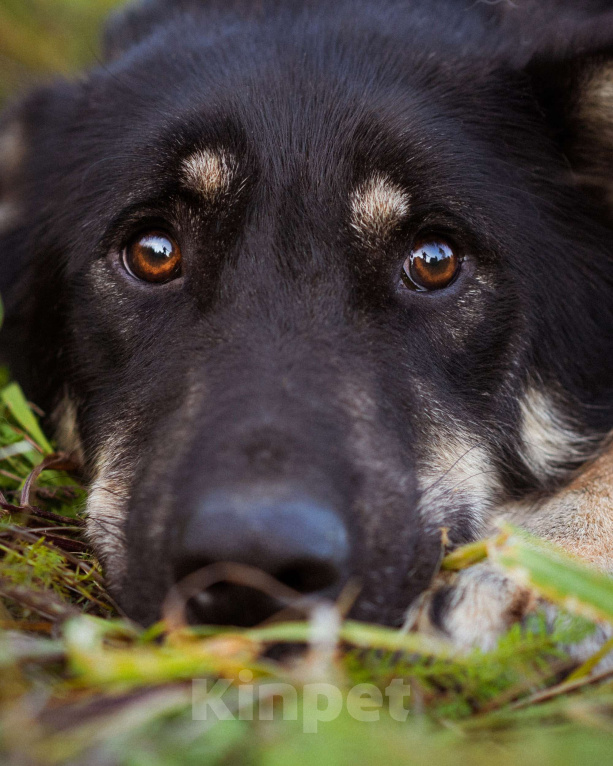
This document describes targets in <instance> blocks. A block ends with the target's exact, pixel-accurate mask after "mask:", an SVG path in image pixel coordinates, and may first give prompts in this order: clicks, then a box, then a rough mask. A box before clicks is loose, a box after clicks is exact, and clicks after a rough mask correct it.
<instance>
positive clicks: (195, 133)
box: [0, 0, 613, 624]
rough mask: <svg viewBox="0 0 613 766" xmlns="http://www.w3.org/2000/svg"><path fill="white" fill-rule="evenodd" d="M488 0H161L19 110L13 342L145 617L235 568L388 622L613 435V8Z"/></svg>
mask: <svg viewBox="0 0 613 766" xmlns="http://www.w3.org/2000/svg"><path fill="white" fill-rule="evenodd" d="M469 5H470V3H468V2H467V3H466V7H465V5H464V4H463V3H459V2H445V0H440V1H439V2H434V0H430V2H422V3H417V2H415V3H410V4H408V3H399V2H391V0H390V2H385V3H381V2H379V1H378V2H372V3H371V2H368V1H367V0H364V1H363V2H362V1H359V2H358V1H354V2H349V1H347V2H340V3H333V4H331V3H328V2H324V0H322V1H321V2H308V3H293V2H289V0H286V1H285V2H283V1H282V0H277V1H273V0H271V1H270V2H264V3H258V4H256V3H253V4H252V3H248V2H235V3H232V2H230V3H228V2H224V3H221V2H217V1H216V0H210V2H196V1H195V0H193V1H191V2H190V1H184V2H174V3H163V2H149V3H144V4H141V5H140V6H138V7H137V8H136V9H134V10H131V11H128V12H127V13H126V14H125V15H122V16H120V17H118V19H117V20H116V21H115V22H114V23H113V24H112V25H111V31H110V33H109V35H108V39H107V63H106V64H105V65H104V66H101V67H100V68H98V69H96V70H95V71H93V72H92V73H90V74H89V75H88V76H87V78H85V79H83V80H80V81H78V82H74V83H65V84H60V85H56V86H53V87H50V88H47V89H43V90H42V91H39V92H38V93H36V94H34V95H33V96H32V97H30V98H29V99H28V100H27V101H26V102H25V103H23V104H21V105H18V106H16V107H15V108H14V109H13V110H9V112H8V113H7V114H6V116H5V118H4V123H3V127H2V134H1V140H0V227H1V228H0V264H1V266H0V288H1V289H2V290H3V294H4V296H5V298H6V299H7V302H8V320H7V327H6V329H5V330H4V331H3V336H2V337H3V340H2V352H3V355H4V356H5V358H8V359H9V361H10V362H11V364H12V365H13V367H14V369H15V372H16V374H17V375H18V376H19V377H20V379H21V380H22V381H24V383H25V385H26V386H27V389H28V393H29V394H30V396H32V397H35V398H36V399H37V400H38V401H39V402H40V403H42V404H43V405H44V406H46V407H47V409H48V411H49V412H53V415H52V418H53V420H54V422H55V423H56V426H57V429H58V434H59V437H60V439H61V440H62V441H63V442H64V446H65V447H68V448H71V449H78V450H80V451H81V452H82V453H83V456H84V460H85V463H86V466H87V468H88V470H89V472H90V475H91V481H92V485H91V491H90V497H89V504H88V515H89V521H88V524H89V533H90V535H91V538H92V540H93V541H94V543H95V545H96V547H97V550H98V551H99V553H100V555H101V557H102V559H103V561H104V563H105V565H106V568H107V572H108V575H109V578H110V580H111V582H112V583H113V585H114V588H115V590H116V592H117V594H118V596H119V598H120V600H121V602H122V604H123V605H124V607H125V608H126V609H127V610H128V612H129V613H130V614H131V615H133V616H134V617H135V618H137V619H140V620H142V621H149V620H152V619H155V618H156V616H157V615H158V613H159V608H160V604H161V602H162V601H163V598H164V595H165V593H166V592H167V591H168V589H169V587H170V586H171V584H172V583H173V582H175V581H177V580H178V579H180V578H182V577H184V576H185V575H187V574H189V573H190V572H193V571H195V570H198V569H200V568H202V567H204V566H206V565H207V564H210V563H213V562H216V561H234V562H239V563H244V564H250V565H253V566H255V567H259V568H261V569H263V570H265V571H267V572H269V573H270V574H272V575H273V576H274V577H276V578H277V579H279V580H280V581H281V582H283V583H285V584H288V585H291V586H292V587H294V588H296V589H297V590H299V591H303V592H317V593H320V592H321V593H328V594H330V595H334V594H335V593H338V592H339V590H340V589H341V588H342V587H343V584H344V583H346V582H347V581H348V580H349V579H352V578H353V579H355V580H357V581H359V583H360V586H361V590H360V595H359V597H358V599H357V601H356V605H355V609H354V611H355V614H356V615H357V616H359V617H362V618H365V619H371V620H378V621H382V622H389V623H394V624H397V623H398V622H400V621H401V620H402V615H403V613H404V611H405V610H406V607H407V606H408V604H409V603H410V601H411V600H412V598H413V597H414V596H415V595H416V594H417V593H419V592H420V591H421V590H422V589H423V588H424V587H425V586H426V585H427V583H428V582H429V579H430V577H431V576H432V573H433V571H434V570H435V568H436V566H437V563H438V561H439V559H440V555H441V550H442V544H443V537H444V536H443V533H442V530H443V528H445V529H446V530H447V532H446V536H445V537H444V539H445V540H447V539H448V540H449V541H450V542H451V544H454V545H455V544H458V543H462V542H464V541H467V540H469V539H473V538H474V537H475V536H476V535H478V534H480V533H482V532H483V531H484V529H485V527H486V524H487V522H488V520H489V519H490V518H491V515H492V513H493V509H494V508H495V507H496V506H497V505H498V504H500V503H502V502H504V501H505V500H506V499H509V498H511V497H519V496H524V495H528V494H529V493H531V492H535V491H543V490H547V489H550V488H552V487H553V486H555V484H556V482H559V481H560V480H561V479H562V478H563V477H564V476H565V475H567V472H568V471H569V470H571V469H572V468H573V467H576V466H577V464H578V463H580V462H581V461H583V460H585V459H586V457H587V456H588V455H589V454H590V453H591V452H592V451H593V449H594V448H595V446H597V444H598V443H599V440H600V439H601V438H602V436H603V434H604V433H605V432H606V431H607V430H608V429H609V428H610V427H611V425H612V424H613V410H612V405H613V397H612V383H613V313H612V312H613V258H612V255H613V253H612V249H611V218H610V209H611V208H610V204H609V203H610V198H609V197H610V191H611V189H610V187H609V186H608V178H610V175H609V174H610V172H611V170H613V160H612V152H613V132H612V131H613V128H612V125H613V119H612V118H613V65H612V64H611V63H610V53H611V43H612V42H613V33H612V30H611V27H612V17H611V13H610V12H606V11H604V10H602V11H601V10H599V7H598V6H600V5H602V4H601V3H593V4H592V5H593V9H592V8H590V10H587V6H586V8H585V9H584V10H583V11H581V12H579V11H573V12H570V11H564V12H562V11H561V12H560V13H559V14H558V15H557V16H556V18H557V21H556V22H555V28H552V29H549V28H548V25H547V23H545V22H544V21H543V20H541V22H542V23H541V24H540V27H539V26H538V25H536V23H535V22H534V18H536V17H534V16H533V17H531V18H532V22H530V20H529V19H528V22H529V23H528V22H526V15H524V14H522V13H521V12H520V11H519V10H516V9H513V8H509V7H508V6H506V4H503V6H504V7H503V6H500V5H497V6H495V7H490V6H481V7H479V6H473V7H472V8H468V6H469ZM409 6H410V7H409ZM539 7H540V8H541V10H542V9H544V8H545V5H543V4H542V3H541V4H539ZM547 7H548V8H549V10H550V11H551V10H552V6H551V5H549V6H547ZM532 10H533V11H535V9H534V8H533V9H532ZM562 10H564V9H562ZM543 14H544V11H543ZM528 15H529V14H528ZM524 22H526V23H524ZM531 24H532V25H534V26H536V27H538V28H537V29H535V28H533V27H532V26H531ZM539 30H540V32H539ZM271 608H272V606H271V604H270V603H268V602H266V601H265V600H264V599H262V598H260V597H258V596H256V594H255V593H254V592H253V591H250V590H249V589H244V588H239V587H234V588H232V587H230V586H228V587H219V589H217V590H213V591H212V595H211V596H210V598H209V599H208V601H204V599H203V600H201V603H199V604H196V605H194V618H195V619H201V620H206V621H220V622H235V623H249V622H253V621H256V620H258V619H259V618H260V617H262V616H264V615H265V614H266V613H267V612H268V611H269V610H270V609H271Z"/></svg>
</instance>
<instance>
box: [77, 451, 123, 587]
mask: <svg viewBox="0 0 613 766" xmlns="http://www.w3.org/2000/svg"><path fill="white" fill-rule="evenodd" d="M122 455H123V450H122V445H121V443H119V442H113V441H111V442H110V443H109V444H107V445H106V447H105V448H104V449H103V450H101V452H100V457H99V459H98V463H97V468H96V478H95V480H94V483H93V484H92V486H91V488H90V491H89V496H88V499H87V522H86V531H87V536H88V537H89V539H90V540H91V542H92V544H93V546H94V548H95V550H96V552H97V553H98V554H99V555H100V557H101V559H102V561H103V563H104V566H105V570H106V574H107V578H108V580H109V582H110V583H111V585H114V584H116V583H117V582H118V581H119V580H120V579H121V577H122V575H123V574H124V572H125V566H126V539H125V531H124V527H125V521H126V514H127V506H128V499H129V491H128V484H127V481H126V478H125V472H124V470H122V469H123V468H124V460H123V459H122Z"/></svg>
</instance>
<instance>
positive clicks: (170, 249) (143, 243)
mask: <svg viewBox="0 0 613 766" xmlns="http://www.w3.org/2000/svg"><path fill="white" fill-rule="evenodd" d="M124 261H125V265H126V268H127V269H128V271H129V272H130V273H131V274H132V275H133V276H135V277H136V278H137V279H142V280H143V281H144V282H156V283H158V284H160V283H163V282H170V281H171V280H173V279H176V278H177V277H180V276H181V250H180V249H179V245H177V243H176V242H175V241H174V239H171V238H170V237H169V236H168V234H164V232H161V231H151V232H147V233H146V234H142V235H140V236H139V237H138V238H137V239H135V240H134V241H133V242H132V243H131V244H130V245H128V247H127V248H126V250H125V254H124Z"/></svg>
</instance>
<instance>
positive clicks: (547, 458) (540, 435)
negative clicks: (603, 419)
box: [520, 387, 595, 481]
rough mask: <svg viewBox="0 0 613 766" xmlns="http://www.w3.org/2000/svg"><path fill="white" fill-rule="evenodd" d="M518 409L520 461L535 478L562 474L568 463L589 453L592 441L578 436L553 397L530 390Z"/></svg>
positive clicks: (592, 448) (583, 457) (553, 476)
mask: <svg viewBox="0 0 613 766" xmlns="http://www.w3.org/2000/svg"><path fill="white" fill-rule="evenodd" d="M520 408H521V436H522V441H523V443H524V459H525V461H526V464H527V465H528V467H529V468H530V470H531V471H532V472H533V473H534V474H535V476H537V477H538V478H539V479H542V480H543V481H546V480H547V479H550V478H555V477H557V476H559V475H560V474H562V475H563V474H564V473H565V472H566V471H568V464H569V463H570V464H572V463H578V462H581V461H583V460H586V459H587V458H588V457H590V456H591V455H592V454H593V452H594V448H595V444H594V442H593V441H592V440H590V439H588V438H586V437H584V436H582V435H581V434H580V433H579V430H578V429H576V428H575V427H574V424H573V423H572V422H570V421H569V420H568V418H566V417H565V416H564V415H563V414H562V412H561V411H560V409H559V407H558V406H557V405H556V403H555V401H554V399H553V397H551V396H548V395H547V394H545V393H544V392H543V391H541V390H540V389H538V388H536V387H531V388H529V389H528V391H527V392H526V394H525V396H524V398H523V399H522V401H521V403H520Z"/></svg>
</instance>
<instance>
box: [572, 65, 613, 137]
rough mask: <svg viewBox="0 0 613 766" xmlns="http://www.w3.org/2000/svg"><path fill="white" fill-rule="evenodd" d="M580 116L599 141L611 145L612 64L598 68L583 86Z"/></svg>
mask: <svg viewBox="0 0 613 766" xmlns="http://www.w3.org/2000/svg"><path fill="white" fill-rule="evenodd" d="M580 116H581V118H582V119H583V120H584V121H585V122H586V123H587V124H588V125H589V126H590V127H591V128H592V129H593V130H594V132H595V134H598V135H599V143H602V144H605V143H607V144H609V145H610V146H611V145H613V66H611V65H609V66H604V67H602V69H599V70H598V72H597V73H596V74H595V75H594V77H593V78H592V79H591V81H590V82H589V84H588V86H587V87H586V88H585V91H584V92H583V98H582V101H581V104H580Z"/></svg>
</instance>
